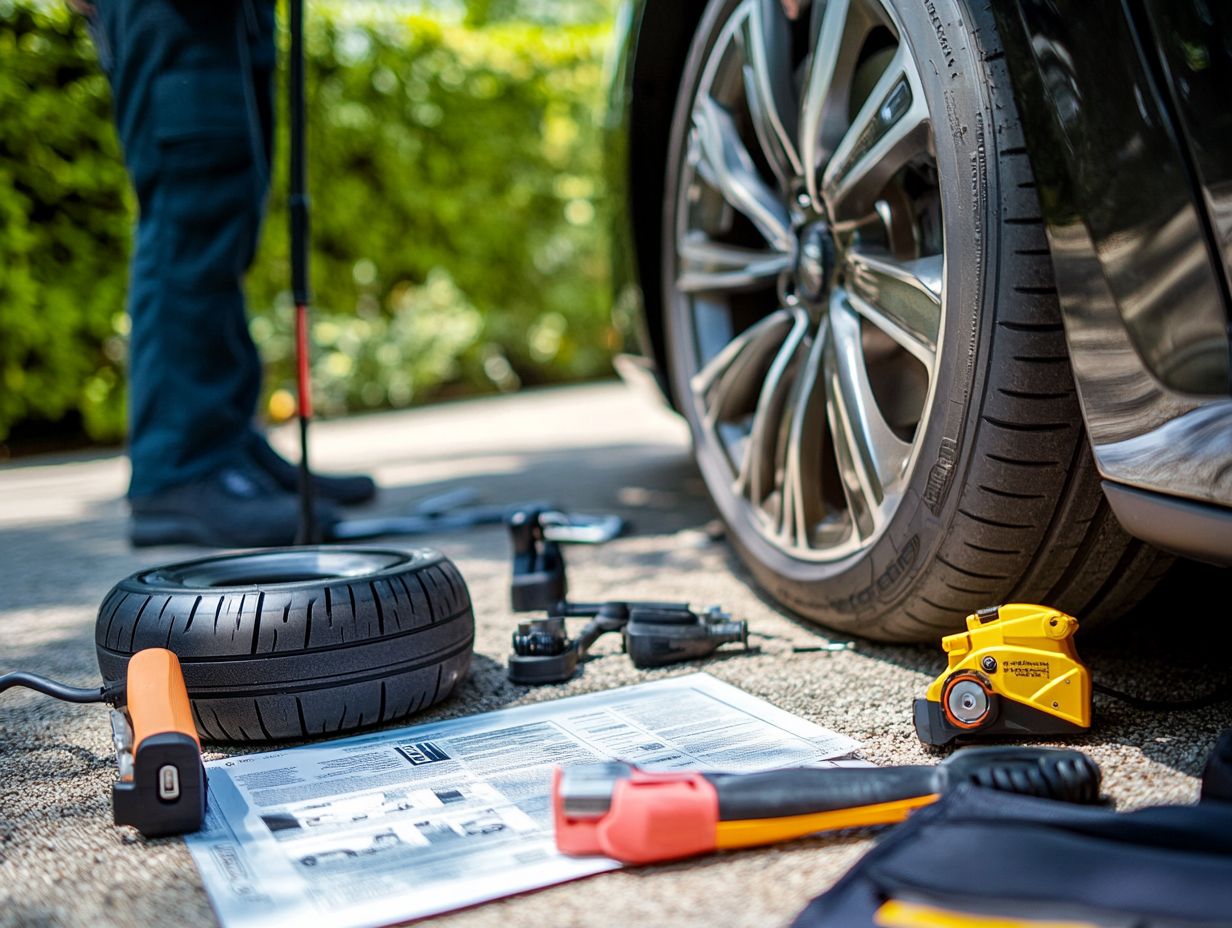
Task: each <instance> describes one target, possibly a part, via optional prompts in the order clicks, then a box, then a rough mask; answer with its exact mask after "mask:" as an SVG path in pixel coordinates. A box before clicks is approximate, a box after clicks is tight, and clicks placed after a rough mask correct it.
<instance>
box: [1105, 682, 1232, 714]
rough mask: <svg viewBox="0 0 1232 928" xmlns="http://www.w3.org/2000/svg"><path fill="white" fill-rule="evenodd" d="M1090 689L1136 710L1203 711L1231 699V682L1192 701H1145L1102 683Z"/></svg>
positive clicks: (1145, 699) (1140, 697) (1144, 698)
mask: <svg viewBox="0 0 1232 928" xmlns="http://www.w3.org/2000/svg"><path fill="white" fill-rule="evenodd" d="M1091 689H1093V690H1094V691H1095V692H1097V693H1103V694H1104V695H1105V696H1110V697H1112V698H1113V699H1119V700H1120V701H1121V702H1124V703H1128V704H1129V705H1131V706H1134V707H1136V708H1138V709H1154V710H1158V711H1165V710H1170V709H1204V708H1206V707H1207V706H1213V705H1215V704H1216V703H1220V702H1223V701H1224V700H1226V699H1232V680H1230V681H1227V682H1225V683H1223V684H1222V685H1220V686H1217V687H1216V688H1215V689H1213V690H1211V691H1210V692H1209V693H1204V694H1203V695H1201V696H1195V697H1194V698H1193V699H1147V698H1146V697H1144V696H1135V695H1133V694H1132V693H1126V692H1123V691H1121V690H1117V689H1113V688H1112V687H1111V686H1106V685H1105V684H1103V683H1097V682H1095V681H1092V682H1091Z"/></svg>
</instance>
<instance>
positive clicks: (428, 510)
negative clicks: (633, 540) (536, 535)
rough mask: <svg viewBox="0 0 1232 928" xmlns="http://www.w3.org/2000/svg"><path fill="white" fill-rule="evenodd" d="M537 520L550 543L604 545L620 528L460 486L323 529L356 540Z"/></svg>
mask: <svg viewBox="0 0 1232 928" xmlns="http://www.w3.org/2000/svg"><path fill="white" fill-rule="evenodd" d="M526 512H536V513H539V514H540V515H541V517H542V520H543V523H544V524H545V525H546V531H547V533H548V535H549V536H550V537H551V538H552V539H553V541H552V543H553V544H561V543H564V544H603V543H604V542H607V541H611V540H612V539H613V538H615V537H616V536H617V535H619V534H620V533H621V531H623V529H624V521H623V520H622V519H621V518H620V517H619V516H615V515H590V514H583V513H566V512H563V511H562V510H560V509H559V508H558V507H556V506H554V505H552V503H551V502H549V501H547V500H530V501H523V502H518V503H510V504H504V505H501V504H483V503H480V502H479V493H478V492H477V491H476V490H475V489H474V488H472V487H459V488H458V489H456V490H449V491H447V492H445V493H438V494H437V495H435V496H430V497H428V498H427V499H423V500H420V501H419V502H418V503H416V504H415V506H414V507H413V508H412V509H411V510H410V512H408V513H407V514H406V515H401V516H377V517H375V518H369V519H344V520H342V521H341V522H337V523H335V524H334V526H333V527H332V528H330V529H329V530H328V534H329V539H330V541H361V540H363V539H367V538H380V537H386V536H390V535H402V536H409V535H426V534H432V533H437V532H444V531H454V530H457V529H464V528H475V527H477V526H481V525H502V524H512V522H513V520H514V519H516V518H517V517H518V516H519V515H520V514H522V513H526Z"/></svg>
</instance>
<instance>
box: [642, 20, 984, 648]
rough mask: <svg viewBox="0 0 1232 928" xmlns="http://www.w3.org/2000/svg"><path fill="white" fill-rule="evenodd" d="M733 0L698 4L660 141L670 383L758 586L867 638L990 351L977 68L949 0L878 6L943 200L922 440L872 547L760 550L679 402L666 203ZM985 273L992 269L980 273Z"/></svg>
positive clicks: (899, 582) (948, 463)
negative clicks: (913, 98)
mask: <svg viewBox="0 0 1232 928" xmlns="http://www.w3.org/2000/svg"><path fill="white" fill-rule="evenodd" d="M739 2H740V0H714V2H712V3H711V4H710V5H709V6H708V7H707V9H706V12H705V14H704V15H703V17H702V21H701V24H700V25H699V27H698V31H697V33H696V35H695V38H694V42H693V45H692V46H691V47H690V51H689V56H688V58H687V59H686V64H685V68H684V77H683V79H682V83H681V87H680V92H679V94H678V97H677V100H676V107H675V110H674V114H673V120H672V127H671V131H670V134H669V148H668V159H667V174H666V178H665V200H664V206H665V208H664V213H663V217H664V218H663V229H662V231H661V240H662V243H663V247H662V252H663V269H664V271H663V278H662V289H663V300H664V306H665V307H666V308H667V312H666V313H665V320H666V325H665V328H666V336H667V346H668V356H669V359H671V362H670V363H669V367H670V370H669V376H670V378H671V382H672V388H673V390H674V391H675V392H676V395H677V396H679V397H680V398H681V400H682V402H681V403H680V404H679V405H680V408H681V409H682V410H683V412H684V415H685V417H686V419H687V420H688V422H689V427H690V432H691V433H692V436H693V441H694V447H695V451H696V458H697V461H698V466H699V468H700V470H701V471H702V476H703V478H704V479H705V482H706V484H707V486H708V487H709V488H710V491H711V496H712V498H713V499H714V501H715V504H716V506H717V507H718V509H719V512H720V515H721V516H722V518H723V520H724V522H725V523H726V524H727V526H728V529H729V533H728V537H729V539H730V540H731V542H732V544H733V546H734V547H735V548H736V550H737V552H738V553H739V554H740V555H741V558H742V560H744V562H745V563H746V564H747V565H748V567H749V569H750V570H751V571H752V573H753V575H754V577H755V579H756V580H757V582H758V584H759V585H761V586H762V587H763V588H764V589H766V591H767V592H768V593H770V595H772V596H773V597H774V598H775V599H777V600H778V601H779V602H782V603H784V604H785V605H787V606H789V607H791V608H793V609H794V610H796V611H798V612H800V613H802V614H804V615H805V616H807V617H809V618H812V619H817V620H820V621H822V622H824V623H826V624H830V625H834V626H836V627H840V628H843V629H844V630H847V631H857V632H860V633H863V634H867V635H870V636H872V637H877V636H878V635H879V631H878V629H877V627H876V626H875V624H873V623H874V622H875V620H876V618H877V617H878V616H881V615H884V614H885V613H887V612H889V611H890V610H892V609H894V608H895V606H896V605H898V604H899V603H900V602H901V601H902V600H903V599H905V598H906V597H907V596H908V595H909V594H910V592H911V589H912V587H913V586H914V584H913V582H912V581H913V579H915V578H917V577H918V576H919V575H920V573H921V572H922V571H924V570H925V569H926V568H927V566H928V565H929V564H930V563H931V561H932V559H933V556H934V554H935V551H936V549H937V548H938V547H939V545H940V543H941V541H942V540H943V538H944V535H945V533H946V530H947V528H948V526H949V524H950V523H951V522H952V520H953V517H954V514H955V511H956V509H957V505H958V503H957V497H958V496H959V494H958V493H957V492H951V491H952V490H953V488H954V486H955V484H959V485H961V479H960V476H961V474H962V473H963V472H965V470H966V467H967V463H968V460H969V456H970V453H971V450H970V448H967V447H965V444H966V443H965V442H964V440H963V439H964V435H965V433H966V432H967V430H968V429H969V428H970V426H971V424H972V422H973V420H974V419H975V417H976V416H978V414H979V407H980V405H981V404H980V401H979V397H980V396H981V395H982V390H983V386H984V381H985V379H986V377H985V371H984V370H983V365H982V362H983V360H984V359H985V358H986V357H987V356H988V340H989V337H990V332H991V316H992V313H991V312H981V308H982V307H985V306H989V307H991V305H992V286H993V284H995V266H994V264H993V262H994V260H995V256H996V255H997V254H998V243H997V240H996V236H997V226H996V216H995V213H994V211H993V207H992V204H995V203H997V202H998V193H997V187H996V177H995V170H990V166H989V162H988V159H987V154H988V151H989V150H990V149H991V147H992V143H993V140H992V139H989V138H987V137H986V127H987V126H988V125H990V124H991V119H990V115H989V114H990V103H989V98H988V92H987V90H986V88H985V87H984V83H983V82H984V80H985V77H984V72H983V68H982V65H981V62H980V61H979V59H978V57H977V51H976V50H977V48H978V44H977V43H976V41H975V40H974V37H973V36H972V35H971V29H970V26H969V25H968V24H969V23H970V22H971V19H970V17H969V14H967V12H966V10H965V9H963V8H962V6H961V5H960V3H959V2H957V0H935V2H934V3H930V4H928V5H923V4H912V3H910V2H908V0H884V2H885V4H886V6H887V7H889V8H891V9H892V11H893V13H894V15H895V16H896V17H897V19H898V21H899V24H900V27H901V29H900V33H901V35H902V37H903V40H904V41H905V42H907V43H908V45H909V47H910V49H911V52H912V54H913V56H914V57H915V61H916V64H917V66H918V71H919V74H920V78H921V82H922V85H923V88H924V95H925V98H926V100H927V103H928V108H929V112H930V113H931V114H932V118H933V137H934V141H935V145H936V149H937V151H936V155H937V157H936V160H937V166H938V177H939V183H940V188H941V197H942V216H943V223H944V234H945V242H946V269H945V287H946V314H945V319H944V322H943V330H942V331H943V338H942V344H943V345H944V348H943V350H942V352H941V358H940V360H939V362H938V368H937V372H936V375H935V384H936V386H935V388H934V390H933V395H932V397H931V399H930V408H929V419H928V426H927V429H926V431H925V434H924V436H923V437H922V439H921V440H920V442H919V445H918V448H917V451H916V458H915V461H914V463H913V465H912V472H911V474H910V476H909V479H908V481H907V484H906V488H905V491H904V496H903V499H902V501H901V502H900V504H899V506H898V508H897V510H896V511H895V513H894V515H893V516H892V517H891V519H890V521H889V524H888V525H887V526H886V528H885V530H884V531H883V533H882V534H881V536H880V537H879V538H878V539H877V541H876V542H875V543H874V544H873V545H871V546H870V547H869V548H866V549H865V550H863V551H860V552H857V553H855V554H853V555H851V556H849V557H846V558H844V559H841V560H836V561H832V562H816V561H806V560H803V559H799V558H795V557H792V556H790V555H789V554H787V553H785V552H783V551H782V550H780V549H778V548H776V547H774V546H773V545H772V544H771V543H770V542H768V541H767V540H766V539H765V538H764V537H763V536H762V535H761V533H760V532H759V531H758V530H757V529H756V528H755V526H754V525H753V523H752V521H751V519H750V515H749V508H748V507H747V506H746V505H744V504H743V503H742V502H741V501H740V500H738V499H735V498H733V496H732V494H731V491H730V490H729V489H728V488H727V485H728V484H729V482H730V477H729V476H728V474H727V470H726V464H725V463H724V462H723V460H722V457H721V455H722V452H721V451H719V449H717V448H716V447H715V446H713V445H712V444H710V443H709V440H708V438H707V436H706V433H705V432H704V430H703V429H702V428H701V426H700V423H699V422H698V420H697V416H696V414H695V412H694V409H693V405H692V403H691V401H690V396H691V394H690V391H689V383H688V380H689V376H690V372H689V371H686V370H685V369H684V367H685V365H684V364H682V363H680V359H681V358H685V359H688V363H689V366H690V367H692V368H693V369H694V370H695V369H696V358H695V357H694V356H693V351H694V348H693V346H692V344H691V343H690V341H689V334H688V328H687V322H686V321H685V319H684V315H685V313H686V312H687V307H686V306H685V303H684V300H683V299H682V298H681V296H680V295H679V294H678V293H677V292H676V290H675V286H674V280H675V278H676V253H675V241H676V228H675V224H676V202H677V198H678V188H679V181H680V176H679V175H680V165H681V164H682V163H683V149H684V144H685V142H686V138H687V132H686V131H685V129H686V127H687V125H688V120H689V117H690V111H691V107H692V101H693V96H694V94H695V93H696V89H697V84H698V81H699V79H700V76H701V73H702V69H703V67H704V65H705V62H706V59H707V57H708V55H709V53H710V51H711V49H712V48H713V45H714V43H715V41H716V40H717V37H718V35H719V32H720V30H721V27H722V24H723V23H724V22H725V21H726V19H727V17H728V16H729V15H730V14H731V12H732V11H733V10H734V9H735V8H736V7H737V6H738V5H739ZM990 269H991V273H990Z"/></svg>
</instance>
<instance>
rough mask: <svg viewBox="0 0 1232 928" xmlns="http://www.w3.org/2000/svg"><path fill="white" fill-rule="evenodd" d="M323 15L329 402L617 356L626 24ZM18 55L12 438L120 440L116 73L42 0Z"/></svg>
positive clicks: (317, 289) (2, 33)
mask: <svg viewBox="0 0 1232 928" xmlns="http://www.w3.org/2000/svg"><path fill="white" fill-rule="evenodd" d="M356 9H359V10H360V12H356ZM311 12H312V15H311V16H310V17H309V19H308V23H309V34H308V42H307V45H308V55H309V64H308V74H309V86H308V107H309V114H308V125H309V139H308V144H309V187H310V189H311V192H312V196H313V204H312V236H313V254H312V283H313V289H314V294H313V318H314V326H313V334H314V338H315V340H316V342H317V350H316V352H315V355H314V367H313V373H314V380H315V383H316V391H317V397H316V399H317V405H318V406H319V407H320V408H321V409H322V410H323V411H324V412H326V413H339V412H343V411H346V410H352V409H363V408H377V407H384V406H391V405H392V406H399V405H405V404H407V403H410V402H417V401H422V400H425V399H430V398H432V397H433V396H436V395H440V394H442V393H449V394H451V395H453V394H459V393H465V392H478V391H490V390H497V389H510V388H513V387H516V386H517V385H518V384H519V383H545V382H550V381H558V380H567V379H577V378H586V377H593V376H597V375H600V374H603V373H605V372H606V371H607V370H609V366H608V365H609V358H610V353H611V351H612V350H613V349H614V348H615V347H616V346H617V342H618V336H617V335H616V333H615V330H614V329H613V328H612V323H611V313H610V307H609V302H610V301H609V298H608V286H607V274H608V271H607V264H606V246H605V243H604V241H603V234H604V230H605V228H606V224H605V223H604V221H603V219H602V217H601V216H599V215H598V213H599V211H600V210H601V209H602V199H601V192H602V191H601V189H600V188H601V182H600V180H599V178H600V163H599V162H600V158H601V152H600V150H599V149H600V143H599V126H598V119H597V111H598V108H599V106H600V100H601V85H602V76H601V69H602V59H603V54H604V51H605V45H606V40H607V31H606V27H605V26H603V25H597V26H596V25H581V26H566V27H557V28H547V27H543V26H540V25H532V24H527V23H509V22H500V23H496V24H493V25H487V26H484V27H482V28H479V27H476V26H468V25H465V24H460V23H452V24H451V23H445V22H441V21H438V20H434V19H429V18H424V17H421V16H406V15H402V14H398V13H394V12H389V11H387V10H382V9H381V8H379V7H371V6H367V5H365V6H362V7H357V6H351V7H348V6H346V5H340V6H338V7H335V8H330V7H325V6H322V5H321V4H316V3H314V4H313V5H312V7H311ZM0 59H2V60H3V61H4V62H5V66H4V68H3V70H0V224H2V225H0V235H2V236H3V238H0V275H2V276H0V365H3V367H2V371H3V378H4V379H3V382H2V384H0V387H2V388H3V392H2V393H0V437H3V435H4V433H5V431H6V429H7V428H8V427H10V426H11V425H12V424H13V423H14V422H15V421H18V420H20V419H21V418H23V417H42V418H56V417H58V416H60V415H62V414H63V413H65V412H66V411H69V410H71V409H79V410H81V412H82V413H83V416H84V421H85V422H86V424H87V427H88V428H89V429H90V431H91V433H92V434H93V435H94V436H95V437H99V438H110V437H115V436H116V435H118V434H119V433H120V431H121V430H122V400H121V394H122V388H123V383H122V381H123V378H122V364H121V360H122V354H123V345H122V341H121V339H120V336H121V335H122V334H123V332H124V331H126V328H125V326H124V317H123V313H122V308H123V291H124V286H125V279H126V275H127V267H126V259H125V253H126V247H127V241H128V236H129V222H130V215H131V208H132V204H131V199H130V196H129V194H128V192H127V185H126V181H125V179H124V175H123V171H122V168H121V167H120V162H119V160H118V152H117V147H116V143H115V141H114V133H113V131H112V129H111V127H110V125H109V124H108V122H107V119H108V103H107V89H106V84H105V81H104V80H103V78H102V76H101V75H100V74H98V72H97V69H96V66H95V65H94V63H93V54H92V51H91V49H90V48H89V44H88V41H87V40H86V39H85V38H84V35H83V31H82V29H81V27H80V24H79V22H78V21H76V20H75V19H74V18H72V17H71V16H70V15H69V14H67V13H65V12H62V11H61V10H59V9H56V8H43V7H41V6H39V5H38V4H37V2H36V0H19V2H16V3H13V2H12V0H9V2H8V4H7V5H6V3H5V0H0ZM10 62H11V63H12V65H10ZM285 151H286V142H285V137H284V138H282V139H280V148H279V152H280V154H285ZM280 160H281V159H280ZM284 189H285V172H284V171H283V170H282V169H281V168H280V170H279V171H278V172H276V178H275V189H274V193H273V196H272V197H271V204H270V207H271V208H270V215H269V219H268V221H267V224H266V229H265V234H264V239H263V243H262V248H261V251H260V253H259V255H258V257H257V263H256V266H255V267H254V269H253V272H252V274H251V275H250V278H249V292H250V308H251V311H252V315H253V321H252V331H253V335H254V338H255V339H256V341H257V342H258V345H259V347H260V348H261V351H262V355H263V357H264V358H265V360H266V365H267V385H268V388H269V389H270V390H273V391H276V390H278V389H279V388H284V387H288V386H290V385H291V384H292V383H293V379H294V376H293V368H292V342H291V339H290V337H289V335H290V330H291V325H290V306H289V296H288V294H287V280H288V276H289V273H288V266H287V245H286V212H285V196H284V195H283V191H284ZM278 405H279V404H278V403H274V404H272V405H271V409H276V408H277V407H278Z"/></svg>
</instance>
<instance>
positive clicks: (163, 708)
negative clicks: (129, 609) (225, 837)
mask: <svg viewBox="0 0 1232 928" xmlns="http://www.w3.org/2000/svg"><path fill="white" fill-rule="evenodd" d="M14 686H24V687H27V688H28V689H32V690H35V691H36V692H39V693H42V694H44V695H46V696H52V697H54V698H56V699H61V700H64V701H66V702H74V703H109V704H110V705H111V706H113V709H112V712H111V731H112V741H113V743H114V744H115V752H116V766H117V776H116V780H115V783H114V784H112V787H111V800H112V810H113V814H114V816H115V823H116V824H117V825H131V826H133V827H134V828H136V829H137V830H138V831H139V832H141V834H143V835H145V836H146V837H147V838H161V837H166V836H168V835H182V834H188V833H189V832H193V831H197V830H198V829H199V828H200V827H201V824H202V822H203V821H204V820H205V801H206V778H205V766H204V765H203V764H202V762H201V742H200V741H199V740H198V739H197V729H196V726H195V725H194V723H193V717H192V708H191V706H190V705H189V702H188V691H187V690H186V689H185V687H184V675H183V673H182V672H181V671H180V661H179V659H178V658H177V657H176V656H175V655H174V654H172V653H171V652H170V651H167V650H165V649H163V648H148V649H146V650H144V651H138V652H137V653H136V654H134V655H133V656H132V658H131V659H130V660H129V662H128V670H127V673H126V674H125V679H124V681H123V682H122V683H113V684H105V685H103V686H101V687H97V688H89V687H75V686H66V685H64V684H63V683H57V682H56V681H54V680H49V679H47V678H46V677H41V676H38V675H36V674H31V673H24V672H20V671H18V672H15V673H6V674H3V675H0V692H3V691H4V690H7V689H9V688H10V687H14Z"/></svg>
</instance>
